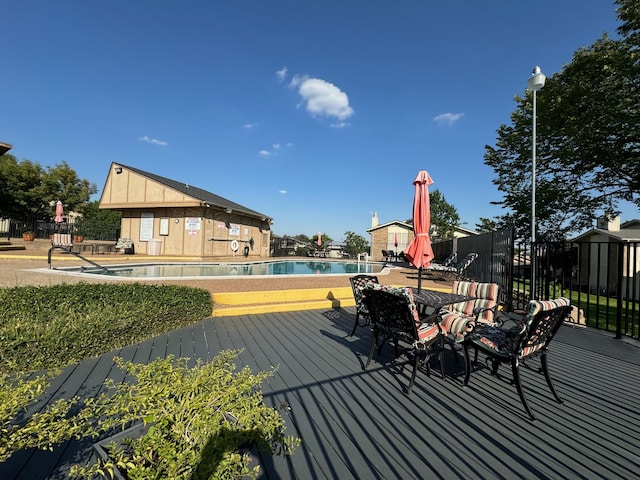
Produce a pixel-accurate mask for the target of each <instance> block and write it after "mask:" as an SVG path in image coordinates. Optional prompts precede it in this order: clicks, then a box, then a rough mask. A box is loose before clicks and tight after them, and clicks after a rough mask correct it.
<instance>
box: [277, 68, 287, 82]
mask: <svg viewBox="0 0 640 480" xmlns="http://www.w3.org/2000/svg"><path fill="white" fill-rule="evenodd" d="M276 77H277V78H278V81H279V82H284V79H285V78H287V67H282V68H281V69H280V70H278V71H277V72H276Z"/></svg>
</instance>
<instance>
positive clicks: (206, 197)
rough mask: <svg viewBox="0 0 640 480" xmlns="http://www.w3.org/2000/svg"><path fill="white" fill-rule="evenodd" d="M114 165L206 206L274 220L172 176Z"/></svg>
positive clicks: (118, 164)
mask: <svg viewBox="0 0 640 480" xmlns="http://www.w3.org/2000/svg"><path fill="white" fill-rule="evenodd" d="M113 165H115V166H120V167H122V168H126V169H127V170H130V171H131V172H134V173H136V174H138V175H141V176H143V177H146V178H148V179H150V180H153V181H154V182H157V183H159V184H161V185H164V186H166V187H168V188H171V189H173V190H176V191H178V192H180V193H183V194H184V195H187V196H190V197H193V198H195V199H196V200H199V201H200V202H201V203H202V204H203V205H205V206H211V207H218V208H221V209H223V210H226V209H227V208H230V209H232V210H233V211H234V212H235V213H242V214H245V215H249V216H252V217H260V218H264V219H265V220H266V221H269V222H270V221H272V220H273V219H272V218H271V217H268V216H267V215H264V214H262V213H260V212H256V211H255V210H252V209H250V208H247V207H245V206H242V205H240V204H239V203H235V202H232V201H231V200H227V199H226V198H224V197H221V196H220V195H216V194H215V193H211V192H208V191H206V190H203V189H202V188H199V187H195V186H193V185H189V184H188V183H183V182H178V181H176V180H171V179H170V178H166V177H162V176H160V175H156V174H155V173H150V172H145V171H144V170H140V169H139V168H135V167H130V166H128V165H124V164H122V163H114V164H113ZM111 171H113V168H112V169H111Z"/></svg>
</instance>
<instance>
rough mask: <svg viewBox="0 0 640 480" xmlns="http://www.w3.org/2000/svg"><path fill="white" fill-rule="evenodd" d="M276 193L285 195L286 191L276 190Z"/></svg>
mask: <svg viewBox="0 0 640 480" xmlns="http://www.w3.org/2000/svg"><path fill="white" fill-rule="evenodd" d="M278 193H280V194H282V195H286V194H287V191H286V190H278Z"/></svg>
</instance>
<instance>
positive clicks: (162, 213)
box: [100, 163, 273, 259]
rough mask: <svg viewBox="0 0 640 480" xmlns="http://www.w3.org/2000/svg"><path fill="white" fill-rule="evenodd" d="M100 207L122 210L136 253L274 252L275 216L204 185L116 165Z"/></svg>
mask: <svg viewBox="0 0 640 480" xmlns="http://www.w3.org/2000/svg"><path fill="white" fill-rule="evenodd" d="M100 208H102V209H108V210H118V211H120V212H122V221H121V230H120V237H122V238H124V239H129V240H131V241H132V242H133V246H134V251H135V252H136V253H143V254H148V255H172V256H179V257H180V256H184V257H226V258H228V257H234V256H237V257H239V259H240V258H246V257H249V258H250V257H254V258H256V257H257V258H266V257H268V256H269V244H270V236H271V224H272V222H273V219H272V218H270V217H268V216H267V215H265V214H263V213H260V212H256V211H255V210H251V209H250V208H247V207H244V206H242V205H240V204H238V203H235V202H232V201H230V200H227V199H226V198H223V197H220V196H219V195H216V194H214V193H210V192H207V191H206V190H203V189H201V188H198V187H195V186H193V185H189V184H187V183H182V182H178V181H175V180H171V179H169V178H165V177H161V176H159V175H156V174H153V173H149V172H145V171H142V170H139V169H137V168H134V167H130V166H127V165H123V164H120V163H112V164H111V166H110V167H109V173H108V175H107V180H106V182H105V186H104V189H103V191H102V196H101V197H100Z"/></svg>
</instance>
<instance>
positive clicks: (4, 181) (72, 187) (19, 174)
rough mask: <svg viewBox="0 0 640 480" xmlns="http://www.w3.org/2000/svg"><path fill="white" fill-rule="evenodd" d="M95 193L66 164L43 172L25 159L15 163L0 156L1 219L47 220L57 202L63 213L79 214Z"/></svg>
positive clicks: (91, 187)
mask: <svg viewBox="0 0 640 480" xmlns="http://www.w3.org/2000/svg"><path fill="white" fill-rule="evenodd" d="M96 192H97V188H96V186H95V185H94V184H91V183H89V182H88V181H87V180H81V179H80V178H79V177H78V175H77V174H76V172H75V171H74V170H73V169H72V168H71V167H70V166H69V165H68V164H67V163H66V162H62V163H60V164H57V165H56V166H54V167H47V168H46V169H44V168H42V166H40V165H39V164H38V163H34V162H31V161H29V160H21V161H18V160H17V159H16V157H14V156H13V155H9V154H6V153H5V154H4V155H0V215H1V216H4V217H8V218H20V219H23V218H24V219H27V218H38V219H45V218H49V217H52V216H53V213H54V209H53V205H55V203H56V202H57V201H58V200H60V201H61V202H62V203H63V205H64V206H65V208H66V209H67V210H77V211H81V208H82V206H83V205H84V204H86V203H87V202H88V201H89V198H90V196H91V195H92V194H94V193H96Z"/></svg>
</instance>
